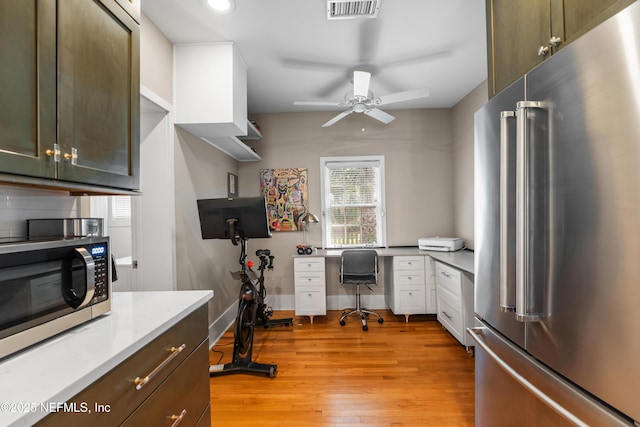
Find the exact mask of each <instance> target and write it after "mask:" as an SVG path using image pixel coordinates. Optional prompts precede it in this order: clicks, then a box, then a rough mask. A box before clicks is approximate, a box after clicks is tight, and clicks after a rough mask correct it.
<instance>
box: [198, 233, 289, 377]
mask: <svg viewBox="0 0 640 427" xmlns="http://www.w3.org/2000/svg"><path fill="white" fill-rule="evenodd" d="M228 222H230V223H229V228H230V230H231V231H232V233H233V228H234V227H233V220H228ZM232 235H234V234H232ZM237 240H238V239H237V238H234V239H232V242H233V244H234V245H237V244H238V242H237ZM239 240H240V244H241V251H240V261H239V262H240V266H241V267H242V268H241V270H240V271H237V272H232V273H231V275H232V276H233V277H234V278H235V279H239V280H240V281H241V284H240V294H239V301H238V312H237V315H236V321H235V325H234V330H233V336H234V344H233V358H232V361H231V362H230V363H226V364H223V365H212V366H210V367H209V375H210V376H212V377H213V376H216V375H223V374H230V373H243V372H244V373H254V374H265V375H267V376H268V377H270V378H273V377H275V376H276V372H277V369H278V366H277V365H274V364H264V363H258V362H254V361H253V360H251V355H252V352H253V333H254V329H255V327H256V326H264V327H265V328H267V327H269V326H275V325H286V326H290V325H292V324H293V319H291V318H287V319H278V320H270V317H271V315H272V314H273V310H272V309H271V307H267V306H266V304H265V303H264V298H265V296H266V289H265V286H264V270H265V269H267V270H272V269H273V259H274V257H273V255H271V251H270V250H269V249H259V250H257V251H256V255H257V256H258V258H259V259H260V266H259V267H258V271H259V272H260V275H259V276H258V275H257V274H256V272H255V271H253V269H252V266H253V265H252V264H253V263H252V262H251V261H248V262H247V239H245V238H242V237H240V238H239ZM256 284H257V286H256Z"/></svg>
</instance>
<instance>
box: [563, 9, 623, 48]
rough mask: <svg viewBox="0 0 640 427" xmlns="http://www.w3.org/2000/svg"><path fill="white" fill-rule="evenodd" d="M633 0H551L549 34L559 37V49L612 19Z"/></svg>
mask: <svg viewBox="0 0 640 427" xmlns="http://www.w3.org/2000/svg"><path fill="white" fill-rule="evenodd" d="M634 1H635V0H553V1H552V2H551V32H552V34H553V35H554V36H556V35H557V36H558V37H561V38H562V40H563V43H562V44H561V45H560V46H559V47H560V48H561V47H563V46H564V45H566V44H567V43H570V42H571V41H573V40H575V39H576V38H578V37H579V36H581V35H582V34H584V33H586V32H587V31H589V30H590V29H592V28H593V27H595V26H597V25H598V24H600V23H601V22H603V21H605V20H607V19H608V18H610V17H612V16H613V15H615V14H616V13H618V12H619V11H621V10H622V9H624V8H625V7H627V6H629V5H630V4H631V3H633V2H634Z"/></svg>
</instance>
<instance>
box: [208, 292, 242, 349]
mask: <svg viewBox="0 0 640 427" xmlns="http://www.w3.org/2000/svg"><path fill="white" fill-rule="evenodd" d="M237 312H238V303H237V302H234V303H233V304H231V306H230V307H229V308H227V309H226V310H225V312H224V313H222V316H220V317H218V318H217V319H216V320H215V321H214V322H213V323H212V324H211V325H209V349H211V347H213V346H214V345H216V343H217V342H218V340H219V339H220V337H222V335H224V333H225V332H227V329H229V326H231V325H232V324H233V322H234V321H235V320H236V314H237Z"/></svg>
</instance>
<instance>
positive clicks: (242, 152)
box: [174, 42, 260, 161]
mask: <svg viewBox="0 0 640 427" xmlns="http://www.w3.org/2000/svg"><path fill="white" fill-rule="evenodd" d="M174 63H175V104H176V125H177V126H179V127H181V128H182V129H184V130H186V131H187V132H189V133H190V134H192V135H194V136H197V137H199V138H200V139H202V140H203V141H206V142H208V143H209V144H211V145H213V146H215V147H217V148H218V149H220V150H221V151H223V152H225V153H226V154H228V155H230V156H231V157H233V158H235V159H236V160H239V161H256V160H260V156H258V154H257V153H256V152H255V151H253V149H252V148H251V147H249V146H247V145H246V144H245V143H244V142H243V141H241V138H242V137H247V136H249V135H250V134H251V135H259V132H258V131H257V129H255V127H253V128H252V125H250V124H248V121H247V65H246V64H245V62H244V60H243V59H242V57H241V56H240V53H239V52H238V49H237V48H236V46H235V45H234V44H233V43H229V42H227V43H207V44H185V45H177V46H176V47H175V49H174ZM249 130H251V131H252V132H251V133H250V132H249ZM254 138H255V137H254ZM257 139H259V138H257Z"/></svg>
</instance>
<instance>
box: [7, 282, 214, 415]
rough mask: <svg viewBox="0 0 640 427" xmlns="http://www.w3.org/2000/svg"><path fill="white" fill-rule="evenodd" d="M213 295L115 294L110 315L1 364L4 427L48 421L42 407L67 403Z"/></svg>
mask: <svg viewBox="0 0 640 427" xmlns="http://www.w3.org/2000/svg"><path fill="white" fill-rule="evenodd" d="M212 296H213V293H212V292H211V291H172V292H114V293H113V298H112V302H111V306H112V307H111V312H109V313H108V314H105V315H103V316H101V317H99V318H97V319H95V320H92V321H90V322H88V323H85V324H82V325H79V326H77V327H75V328H73V329H71V330H69V331H67V332H64V333H62V334H60V335H57V336H55V337H53V338H51V339H49V340H46V341H44V342H41V343H39V344H36V345H35V346H32V347H30V348H28V349H27V350H24V351H22V352H19V353H16V354H14V355H12V356H9V357H7V358H4V359H2V360H0V426H9V425H15V426H18V425H19V426H26V425H32V424H33V423H34V422H36V421H38V420H39V419H41V418H44V417H45V416H46V415H48V414H47V413H46V412H41V411H40V407H41V404H45V405H49V404H50V403H51V402H54V403H55V402H60V403H62V402H66V401H67V400H69V399H70V398H71V397H73V396H75V395H76V394H77V393H78V392H80V391H81V390H83V389H84V388H86V387H87V386H89V385H90V384H91V383H93V382H94V381H96V380H97V379H98V378H100V377H101V376H103V375H104V374H106V373H107V372H109V371H110V370H111V369H113V368H114V367H116V366H117V365H118V364H119V363H121V362H123V361H124V360H126V359H127V358H128V357H129V356H131V355H132V354H134V353H135V352H136V351H138V350H140V349H141V348H142V347H143V346H145V345H146V344H148V343H149V342H151V341H152V340H153V339H154V338H157V337H158V336H159V335H160V334H162V333H163V332H164V331H166V330H167V329H169V328H170V327H172V326H173V325H175V324H177V323H178V322H179V321H180V320H182V319H183V318H184V317H186V316H187V315H188V314H190V313H191V312H193V311H195V310H196V309H197V308H198V307H200V306H202V305H203V304H206V303H207V302H208V301H209V299H211V297H212ZM32 408H35V409H36V411H35V412H32V411H31V409H32Z"/></svg>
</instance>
